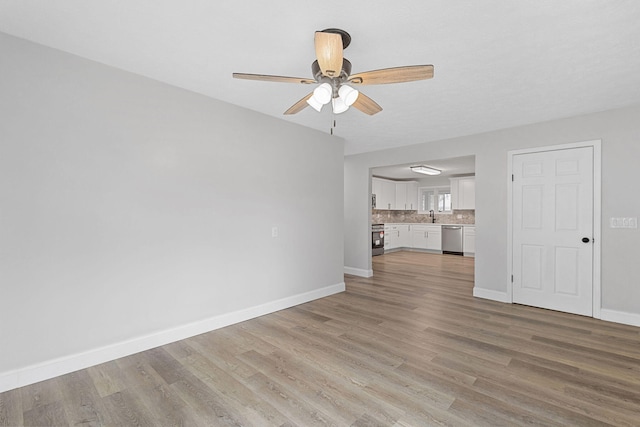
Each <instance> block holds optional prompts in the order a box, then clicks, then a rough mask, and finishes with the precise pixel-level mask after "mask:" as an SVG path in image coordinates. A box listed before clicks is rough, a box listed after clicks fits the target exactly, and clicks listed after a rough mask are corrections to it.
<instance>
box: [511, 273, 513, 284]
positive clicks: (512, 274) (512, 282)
mask: <svg viewBox="0 0 640 427" xmlns="http://www.w3.org/2000/svg"><path fill="white" fill-rule="evenodd" d="M511 283H513V274H512V275H511Z"/></svg>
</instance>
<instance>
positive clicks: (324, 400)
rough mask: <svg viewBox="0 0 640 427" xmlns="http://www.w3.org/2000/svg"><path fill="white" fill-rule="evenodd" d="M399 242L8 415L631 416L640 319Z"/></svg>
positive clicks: (94, 421) (618, 420) (31, 389)
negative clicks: (270, 308)
mask: <svg viewBox="0 0 640 427" xmlns="http://www.w3.org/2000/svg"><path fill="white" fill-rule="evenodd" d="M473 269H474V260H473V259H472V258H463V257H456V256H452V255H432V254H422V253H413V252H396V253H393V254H387V255H384V256H379V257H375V258H374V271H375V276H374V277H372V278H369V279H364V278H359V277H354V276H347V277H346V283H347V291H346V292H344V293H341V294H338V295H333V296H331V297H328V298H324V299H322V300H317V301H313V302H310V303H307V304H303V305H300V306H297V307H294V308H291V309H287V310H283V311H280V312H277V313H273V314H270V315H267V316H263V317H260V318H257V319H253V320H250V321H247V322H243V323H240V324H237V325H234V326H231V327H227V328H224V329H220V330H217V331H213V332H210V333H207V334H203V335H199V336H197V337H194V338H190V339H187V340H183V341H180V342H177V343H173V344H170V345H166V346H163V347H159V348H155V349H152V350H149V351H146V352H143V353H139V354H136V355H133V356H130V357H125V358H122V359H119V360H116V361H113V362H109V363H105V364H102V365H98V366H95V367H92V368H89V369H85V370H82V371H78V372H74V373H72V374H68V375H64V376H61V377H58V378H54V379H52V380H48V381H44V382H41V383H38V384H34V385H30V386H27V387H23V388H20V389H17V390H12V391H9V392H6V393H2V394H0V425H8V426H22V425H24V426H63V425H64V426H66V425H69V426H77V425H86V426H101V425H114V426H117V425H122V426H174V425H176V426H325V425H335V426H431V425H454V426H467V425H468V426H485V425H486V426H500V425H504V426H518V425H543V426H554V425H557V426H568V425H571V426H595V425H598V426H600V425H616V426H639V425H640V328H635V327H631V326H625V325H618V324H614V323H607V322H602V321H599V320H595V319H591V318H586V317H581V316H575V315H570V314H565V313H559V312H554V311H549V310H542V309H537V308H532V307H525V306H519V305H508V304H502V303H497V302H492V301H487V300H482V299H477V298H473V297H472V296H471V294H472V287H473Z"/></svg>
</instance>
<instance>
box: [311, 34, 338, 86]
mask: <svg viewBox="0 0 640 427" xmlns="http://www.w3.org/2000/svg"><path fill="white" fill-rule="evenodd" d="M315 46H316V58H317V59H318V64H319V65H320V70H321V71H322V75H324V76H327V77H339V76H340V72H341V71H342V59H343V58H342V54H343V53H342V51H343V47H342V37H341V36H340V34H336V33H325V32H323V31H316V36H315Z"/></svg>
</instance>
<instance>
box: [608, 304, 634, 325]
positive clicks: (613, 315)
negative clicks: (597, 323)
mask: <svg viewBox="0 0 640 427" xmlns="http://www.w3.org/2000/svg"><path fill="white" fill-rule="evenodd" d="M600 319H601V320H606V321H608V322H615V323H623V324H625V325H631V326H640V314H638V313H627V312H626V311H617V310H608V309H606V308H601V309H600Z"/></svg>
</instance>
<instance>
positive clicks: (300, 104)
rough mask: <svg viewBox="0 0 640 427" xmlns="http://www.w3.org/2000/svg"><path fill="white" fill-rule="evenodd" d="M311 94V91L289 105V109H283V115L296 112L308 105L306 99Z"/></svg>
mask: <svg viewBox="0 0 640 427" xmlns="http://www.w3.org/2000/svg"><path fill="white" fill-rule="evenodd" d="M312 96H313V92H311V93H310V94H308V95H307V96H305V97H304V98H302V99H301V100H300V101H298V102H296V103H295V104H293V105H292V106H291V107H289V109H288V110H287V111H285V112H284V114H285V115H290V114H296V113H299V112H300V111H302V110H304V109H305V108H307V107H308V106H309V104H307V99H309V98H311V97H312Z"/></svg>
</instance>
